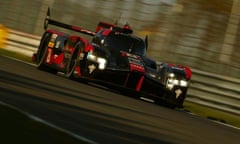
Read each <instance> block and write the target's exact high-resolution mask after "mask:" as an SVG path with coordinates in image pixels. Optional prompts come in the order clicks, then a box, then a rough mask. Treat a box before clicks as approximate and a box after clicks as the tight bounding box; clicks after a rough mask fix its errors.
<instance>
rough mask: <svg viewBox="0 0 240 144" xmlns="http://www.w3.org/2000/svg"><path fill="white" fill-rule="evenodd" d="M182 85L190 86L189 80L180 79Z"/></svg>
mask: <svg viewBox="0 0 240 144" xmlns="http://www.w3.org/2000/svg"><path fill="white" fill-rule="evenodd" d="M180 86H182V87H187V86H188V82H187V81H185V80H180Z"/></svg>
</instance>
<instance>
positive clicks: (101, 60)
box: [97, 58, 107, 70]
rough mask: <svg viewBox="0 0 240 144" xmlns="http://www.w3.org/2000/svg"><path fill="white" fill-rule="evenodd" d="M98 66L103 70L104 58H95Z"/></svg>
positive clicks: (104, 65)
mask: <svg viewBox="0 0 240 144" xmlns="http://www.w3.org/2000/svg"><path fill="white" fill-rule="evenodd" d="M97 62H98V68H99V69H101V70H103V69H105V68H106V64H107V60H106V59H104V58H97Z"/></svg>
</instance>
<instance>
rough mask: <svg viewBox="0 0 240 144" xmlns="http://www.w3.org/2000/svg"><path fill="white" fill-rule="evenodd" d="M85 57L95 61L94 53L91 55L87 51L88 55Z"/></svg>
mask: <svg viewBox="0 0 240 144" xmlns="http://www.w3.org/2000/svg"><path fill="white" fill-rule="evenodd" d="M87 59H88V60H92V61H96V60H97V57H96V56H95V55H93V54H92V53H89V54H88V56H87Z"/></svg>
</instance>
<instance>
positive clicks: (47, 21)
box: [44, 8, 96, 36]
mask: <svg viewBox="0 0 240 144" xmlns="http://www.w3.org/2000/svg"><path fill="white" fill-rule="evenodd" d="M48 25H54V26H58V27H61V28H65V29H68V30H72V31H75V32H80V33H83V34H86V35H90V36H94V35H95V34H96V33H95V32H92V31H90V30H87V29H84V28H81V27H78V26H74V25H69V24H66V23H62V22H59V21H56V20H54V19H51V18H50V8H48V10H47V16H46V18H45V21H44V30H46V29H47V28H48Z"/></svg>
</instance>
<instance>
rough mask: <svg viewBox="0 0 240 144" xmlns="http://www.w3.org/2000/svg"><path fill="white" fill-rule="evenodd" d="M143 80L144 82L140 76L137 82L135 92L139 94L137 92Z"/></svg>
mask: <svg viewBox="0 0 240 144" xmlns="http://www.w3.org/2000/svg"><path fill="white" fill-rule="evenodd" d="M143 80H144V76H141V78H140V79H139V81H138V83H137V86H136V91H138V92H139V91H140V90H141V87H142V83H143Z"/></svg>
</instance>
